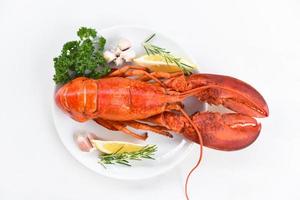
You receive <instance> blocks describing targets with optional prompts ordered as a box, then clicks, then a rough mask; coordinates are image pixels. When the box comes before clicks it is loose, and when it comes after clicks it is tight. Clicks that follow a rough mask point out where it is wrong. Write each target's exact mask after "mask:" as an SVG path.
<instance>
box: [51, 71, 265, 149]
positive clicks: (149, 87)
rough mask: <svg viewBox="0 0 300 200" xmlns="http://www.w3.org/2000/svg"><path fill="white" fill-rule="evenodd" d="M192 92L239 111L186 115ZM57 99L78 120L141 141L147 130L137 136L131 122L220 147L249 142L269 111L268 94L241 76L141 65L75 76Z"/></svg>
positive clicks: (138, 125) (138, 126)
mask: <svg viewBox="0 0 300 200" xmlns="http://www.w3.org/2000/svg"><path fill="white" fill-rule="evenodd" d="M190 96H195V97H197V98H198V99H199V100H200V101H204V102H207V103H209V104H215V105H220V104H221V105H223V106H224V107H226V108H229V109H231V110H233V111H235V112H236V113H227V114H220V113H212V112H202V113H200V112H198V113H195V114H193V115H192V116H187V114H186V113H185V111H184V110H183V104H182V101H183V100H184V99H186V98H187V97H190ZM55 99H56V103H57V105H58V106H59V107H60V108H61V110H63V111H64V112H66V113H68V114H69V115H70V116H71V117H72V118H73V119H75V120H76V121H79V122H84V121H87V120H91V119H93V120H95V121H96V122H97V123H99V124H101V125H102V126H104V127H106V128H108V129H110V130H119V131H123V132H125V133H127V134H129V135H132V136H134V137H136V138H138V139H146V138H147V133H145V134H144V135H140V134H136V133H134V132H132V131H130V130H129V129H128V128H127V126H131V127H134V128H137V129H143V130H150V131H152V132H157V133H159V134H162V135H165V136H168V137H172V135H171V134H170V131H173V132H177V133H180V134H182V135H183V136H184V137H185V138H187V139H190V140H192V141H194V142H196V143H200V142H201V141H200V138H199V137H201V139H203V144H204V145H205V146H207V147H210V148H214V149H219V150H237V149H241V148H244V147H246V146H248V145H250V144H251V143H252V142H254V141H255V139H256V138H257V136H258V135H259V132H260V130H261V125H260V123H258V122H257V121H256V120H255V119H254V118H253V117H267V116H268V114H269V110H268V106H267V104H266V102H265V100H264V98H263V97H262V96H261V95H260V94H259V93H258V92H257V91H256V90H255V89H254V88H253V87H251V86H250V85H248V84H246V83H245V82H243V81H240V80H238V79H235V78H232V77H229V76H222V75H212V74H193V75H190V76H185V75H183V74H182V73H172V74H170V73H165V72H152V73H150V72H148V71H147V70H146V69H145V68H141V67H138V66H126V67H123V68H121V69H118V70H116V71H114V72H112V73H111V74H110V75H109V76H108V77H105V78H102V79H99V80H93V79H88V78H84V77H80V78H76V79H74V80H72V81H71V82H69V83H67V84H66V85H64V86H62V87H61V88H60V89H59V90H58V91H57V93H56V97H55ZM149 123H150V124H149ZM197 132H198V133H197ZM199 134H200V135H199Z"/></svg>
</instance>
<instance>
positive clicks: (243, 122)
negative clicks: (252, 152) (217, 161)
mask: <svg viewBox="0 0 300 200" xmlns="http://www.w3.org/2000/svg"><path fill="white" fill-rule="evenodd" d="M192 120H193V122H194V123H195V124H196V126H197V127H198V129H199V130H200V132H201V135H202V138H203V142H204V145H205V146H207V147H210V148H214V149H219V150H223V151H232V150H239V149H242V148H245V147H247V146H249V145H250V144H252V143H253V142H254V141H255V140H256V138H257V137H258V135H259V133H260V130H261V125H260V123H258V122H257V121H256V120H255V119H254V118H252V117H249V116H246V115H243V114H236V113H227V114H223V115H222V114H220V113H196V114H195V115H193V117H192ZM186 130H187V131H183V134H184V136H185V137H187V138H189V139H191V140H193V141H199V139H198V136H197V134H195V133H194V132H195V131H192V132H191V130H190V129H186ZM188 130H190V131H188ZM195 136H196V137H195Z"/></svg>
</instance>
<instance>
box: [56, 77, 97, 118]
mask: <svg viewBox="0 0 300 200" xmlns="http://www.w3.org/2000/svg"><path fill="white" fill-rule="evenodd" d="M55 102H56V105H57V106H58V107H59V108H60V109H61V110H62V111H63V112H65V113H68V114H69V115H70V116H71V117H72V118H73V119H74V120H76V121H79V122H85V121H87V120H89V119H91V118H93V117H92V116H93V113H95V111H96V109H97V83H96V81H95V80H93V79H88V78H85V77H79V78H76V79H74V80H72V81H70V82H69V83H67V84H65V85H63V86H62V87H61V88H59V89H58V91H57V92H56V94H55Z"/></svg>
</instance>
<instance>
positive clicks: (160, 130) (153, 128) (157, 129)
mask: <svg viewBox="0 0 300 200" xmlns="http://www.w3.org/2000/svg"><path fill="white" fill-rule="evenodd" d="M124 123H125V124H126V125H127V126H130V127H132V128H135V129H140V130H145V131H152V132H155V133H158V134H161V135H164V136H167V137H170V138H172V137H173V136H172V134H170V133H169V132H168V131H167V129H166V128H165V127H163V126H151V125H148V124H144V123H141V122H136V121H125V122H124Z"/></svg>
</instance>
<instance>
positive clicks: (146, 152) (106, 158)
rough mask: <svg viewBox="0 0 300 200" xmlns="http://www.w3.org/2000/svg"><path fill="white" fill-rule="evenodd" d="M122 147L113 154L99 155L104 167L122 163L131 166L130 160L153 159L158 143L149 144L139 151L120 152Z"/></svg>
mask: <svg viewBox="0 0 300 200" xmlns="http://www.w3.org/2000/svg"><path fill="white" fill-rule="evenodd" d="M121 149H122V148H120V149H119V150H118V151H116V152H115V153H112V154H102V155H99V159H100V160H99V163H100V164H102V165H103V166H104V167H105V165H107V164H121V165H126V166H131V165H130V163H129V160H142V159H143V158H145V159H152V160H154V158H153V157H152V156H153V155H154V153H155V152H156V150H157V147H156V145H147V146H145V147H144V148H142V149H141V150H139V151H136V152H123V153H118V152H119V151H120V150H121Z"/></svg>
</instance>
